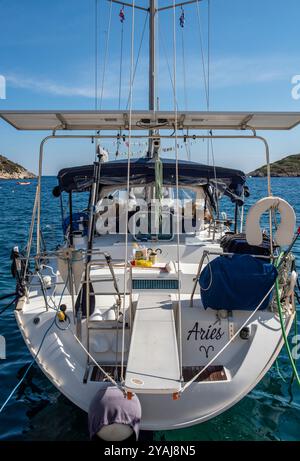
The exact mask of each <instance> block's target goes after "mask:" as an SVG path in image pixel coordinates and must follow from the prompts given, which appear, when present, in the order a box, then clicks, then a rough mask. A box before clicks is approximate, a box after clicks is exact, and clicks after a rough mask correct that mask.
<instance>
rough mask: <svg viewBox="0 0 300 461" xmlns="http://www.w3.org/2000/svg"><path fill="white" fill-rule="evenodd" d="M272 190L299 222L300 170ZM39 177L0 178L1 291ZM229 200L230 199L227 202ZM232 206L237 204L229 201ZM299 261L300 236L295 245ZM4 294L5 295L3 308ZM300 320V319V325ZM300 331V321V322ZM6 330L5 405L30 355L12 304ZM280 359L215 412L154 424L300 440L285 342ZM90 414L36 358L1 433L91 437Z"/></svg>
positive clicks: (47, 217)
mask: <svg viewBox="0 0 300 461" xmlns="http://www.w3.org/2000/svg"><path fill="white" fill-rule="evenodd" d="M55 184H56V179H55V178H52V177H47V178H44V188H43V209H44V213H43V230H44V235H45V239H46V241H48V242H50V247H51V246H53V247H55V245H56V244H57V243H59V242H60V241H61V238H62V232H61V226H60V209H59V201H58V200H57V199H55V198H53V197H52V194H51V192H52V188H53V186H54V185H55ZM272 184H273V192H274V194H278V195H280V196H281V197H283V198H285V199H286V200H288V201H289V202H290V203H291V204H292V205H293V206H294V208H295V210H296V213H297V216H298V217H299V219H298V225H299V224H300V198H299V193H300V178H299V179H298V178H274V179H273V181H272ZM249 185H250V190H251V197H250V198H249V199H248V203H249V204H251V203H252V202H253V201H256V200H257V199H258V198H260V197H262V196H264V195H266V180H265V179H259V178H258V179H250V180H249ZM34 193H35V181H33V182H32V184H31V185H29V186H18V185H16V182H15V181H0V197H1V204H0V213H1V219H0V263H1V266H0V293H1V294H2V293H7V292H12V291H14V288H15V282H14V280H13V279H12V277H11V275H10V259H9V257H10V251H11V248H12V247H13V246H14V245H15V244H18V245H19V246H20V247H22V246H24V245H25V243H26V239H27V236H28V228H29V223H30V217H31V209H32V205H33V200H34ZM225 203H226V202H224V205H225ZM226 206H227V208H228V211H230V210H231V214H232V212H233V210H232V208H231V206H229V205H228V201H227V205H226ZM294 252H295V254H296V256H297V259H298V266H299V268H300V241H299V242H298V243H297V245H296V247H295V251H294ZM4 305H5V301H2V302H0V309H1V307H2V306H4ZM299 327H300V325H299ZM299 331H300V329H299ZM0 334H1V335H4V336H5V338H6V345H7V359H6V360H2V361H0V405H1V404H2V402H3V401H4V400H5V399H6V397H7V396H8V394H9V393H10V391H11V390H12V388H13V387H14V386H15V385H16V383H17V382H18V379H19V378H20V376H22V370H24V367H26V365H27V364H28V363H29V362H30V361H31V356H30V354H29V352H28V350H27V348H26V346H25V344H24V342H23V340H22V338H21V334H20V333H19V330H18V328H17V326H16V323H15V320H14V316H13V313H12V312H11V310H9V311H6V312H5V313H4V314H3V315H2V316H1V317H0ZM279 366H280V371H281V374H282V375H283V377H284V378H285V380H286V382H284V381H283V380H282V379H281V378H280V376H279V374H278V372H277V370H276V368H275V367H273V368H272V369H271V370H270V371H269V373H268V374H267V375H266V376H265V377H264V378H263V380H262V381H261V382H260V383H259V384H258V385H257V386H256V388H255V389H254V390H253V391H252V392H251V393H250V394H249V395H248V396H247V397H245V398H244V399H243V400H242V401H241V402H239V403H238V404H237V405H236V406H235V407H233V408H232V409H230V410H228V411H227V412H225V413H223V414H222V415H220V416H218V417H216V418H215V419H213V420H211V421H209V422H206V423H203V424H201V425H198V426H194V427H192V428H187V429H184V430H177V431H169V432H156V433H155V434H154V437H155V439H156V440H178V441H179V440H191V441H192V440H300V389H299V388H297V384H296V383H294V384H293V385H290V383H289V378H290V376H291V370H290V366H289V362H288V359H287V355H286V352H285V350H283V351H282V352H281V354H280V358H279ZM87 439H88V434H87V416H86V414H85V413H84V412H82V411H81V410H79V409H78V408H76V407H75V406H74V405H73V404H72V403H70V402H69V401H68V400H67V399H66V398H65V397H64V396H62V395H61V394H60V393H59V392H58V391H57V390H56V389H55V388H54V387H53V386H52V384H50V382H49V381H48V380H47V378H46V377H45V376H44V375H43V374H42V372H41V371H39V369H38V368H37V366H34V367H33V368H32V369H31V372H30V373H29V375H28V376H27V378H26V380H25V382H24V384H23V385H22V386H21V387H20V388H19V389H18V391H17V393H16V394H15V396H14V397H13V399H12V400H11V401H10V402H9V404H8V405H7V407H6V408H5V410H4V412H3V413H1V414H0V440H87Z"/></svg>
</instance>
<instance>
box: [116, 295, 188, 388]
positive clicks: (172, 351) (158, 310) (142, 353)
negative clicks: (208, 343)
mask: <svg viewBox="0 0 300 461" xmlns="http://www.w3.org/2000/svg"><path fill="white" fill-rule="evenodd" d="M125 387H126V389H127V390H128V391H132V392H135V393H148V394H156V393H159V394H172V393H174V392H178V391H179V389H180V368H179V357H178V347H177V337H176V329H175V319H174V312H173V308H172V302H171V297H170V295H161V294H158V295H153V296H151V297H150V296H149V294H148V295H140V296H139V299H138V303H137V308H136V314H135V319H134V324H133V332H132V338H131V345H130V351H129V357H128V364H127V370H126V378H125Z"/></svg>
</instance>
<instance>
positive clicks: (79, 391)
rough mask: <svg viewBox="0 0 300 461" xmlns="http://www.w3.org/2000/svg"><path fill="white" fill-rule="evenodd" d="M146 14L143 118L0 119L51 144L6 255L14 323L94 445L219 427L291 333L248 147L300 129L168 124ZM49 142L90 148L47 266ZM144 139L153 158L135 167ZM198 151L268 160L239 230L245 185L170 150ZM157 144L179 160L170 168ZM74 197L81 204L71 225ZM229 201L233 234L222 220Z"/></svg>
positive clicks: (74, 173)
mask: <svg viewBox="0 0 300 461" xmlns="http://www.w3.org/2000/svg"><path fill="white" fill-rule="evenodd" d="M115 3H121V4H122V3H123V2H115ZM184 3H185V2H183V4H184ZM186 3H192V2H186ZM132 6H133V7H135V5H134V4H133V5H132ZM176 7H177V5H174V4H173V5H170V6H169V8H176ZM136 8H141V9H143V8H142V7H139V6H136ZM146 10H147V11H148V14H149V30H150V50H149V55H150V64H149V66H150V72H149V101H150V102H149V107H148V109H147V110H143V111H136V110H134V109H133V108H132V107H130V108H129V109H128V110H111V111H105V110H86V111H83V110H56V111H53V110H51V111H50V110H44V111H37V110H35V111H22V110H10V111H9V110H6V111H1V113H0V116H1V118H2V119H3V120H5V121H6V122H8V123H9V124H10V125H12V126H13V127H15V128H16V129H18V130H29V131H38V130H41V131H48V132H49V135H48V136H47V137H46V138H44V139H43V140H42V141H41V144H40V157H39V176H38V183H37V188H36V195H35V201H34V206H33V212H32V219H31V225H30V229H29V237H28V243H27V247H26V249H25V251H23V252H21V251H19V250H18V248H17V247H16V248H15V251H14V252H13V270H14V274H15V276H16V280H17V290H18V293H19V298H18V301H17V304H16V308H15V318H16V322H17V325H18V327H19V329H20V331H21V333H22V335H23V338H24V341H25V343H26V345H27V347H28V349H29V351H30V352H31V354H32V356H33V358H34V359H35V361H36V363H37V364H38V366H39V367H40V369H41V370H42V372H43V373H44V374H45V375H46V376H47V378H48V379H49V380H50V381H51V382H52V383H53V385H54V386H56V388H57V389H58V390H59V391H60V392H61V393H62V394H64V395H65V396H66V397H67V398H68V399H70V400H71V401H72V402H73V403H74V404H75V405H77V406H78V407H79V408H81V409H82V410H84V411H86V412H87V413H88V415H89V429H90V434H91V437H94V436H97V437H100V438H102V439H104V440H124V439H126V438H128V437H129V436H132V435H133V436H134V437H136V438H137V437H138V432H139V429H142V430H146V431H147V430H148V431H153V430H171V429H180V428H185V427H188V426H192V425H196V424H199V423H202V422H204V421H207V420H209V419H211V418H214V417H215V416H217V415H219V414H221V413H222V412H224V411H226V410H227V409H229V408H230V407H232V406H233V405H235V404H236V403H237V402H238V401H240V400H241V399H242V398H243V397H244V396H245V395H247V394H248V393H249V392H250V391H251V389H253V388H254V387H255V386H256V385H257V383H258V382H259V381H260V380H261V379H262V378H263V376H264V375H265V374H266V373H267V372H268V370H269V369H270V367H271V366H272V364H273V363H274V361H275V360H276V358H277V356H278V354H279V353H280V351H281V349H282V347H283V345H284V343H286V344H287V345H288V343H287V339H286V338H287V335H288V333H289V331H290V328H291V326H292V323H293V321H294V318H295V300H294V286H295V283H296V278H297V273H296V271H295V264H294V256H293V254H292V248H293V244H294V242H295V240H296V239H297V237H298V234H297V232H296V230H295V225H296V218H295V213H294V210H293V208H292V207H291V206H290V204H288V203H287V202H286V201H285V200H283V199H282V198H280V197H277V196H276V197H275V196H273V195H272V187H271V186H272V184H271V175H270V159H269V146H268V142H267V140H266V139H265V138H264V137H262V136H261V135H260V134H258V133H259V132H260V131H262V130H263V131H267V130H290V129H292V128H294V127H296V126H297V125H299V124H300V113H295V112H293V113H292V112H247V111H245V112H211V111H179V110H178V107H177V104H176V101H175V105H174V110H173V111H161V110H157V107H156V94H155V75H156V68H155V34H156V18H157V15H158V13H159V8H158V5H157V2H156V0H150V1H149V8H146ZM224 132H225V133H226V134H224ZM59 139H64V140H73V141H74V139H75V140H78V139H79V140H82V139H86V140H88V141H93V142H94V143H95V145H96V159H95V162H94V163H93V164H83V165H80V166H76V167H74V166H72V167H66V168H64V169H62V170H60V171H59V173H58V175H57V180H58V184H57V186H56V187H55V188H54V190H53V195H54V197H53V200H60V201H61V205H62V209H63V208H64V203H65V200H64V197H67V199H68V207H67V210H63V212H62V226H63V229H64V241H63V242H61V244H60V246H59V247H57V249H56V250H55V251H47V250H46V249H45V248H44V245H43V238H42V232H41V231H42V222H41V217H42V201H41V190H42V183H43V163H44V148H45V146H46V145H47V144H48V143H49V142H53V141H55V140H59ZM141 139H144V140H145V139H146V141H147V142H148V148H147V154H146V156H145V157H143V158H136V159H135V158H132V155H131V150H132V149H131V146H132V143H133V142H134V141H135V140H141ZM203 139H205V140H208V142H211V141H212V140H214V139H224V140H225V141H226V140H235V139H236V140H243V141H244V142H245V143H246V142H255V143H258V142H260V143H261V144H262V146H263V148H264V154H265V161H266V164H267V190H266V196H265V197H264V198H262V199H260V200H259V201H258V202H257V203H255V204H253V205H252V206H251V207H250V209H249V211H248V213H247V216H245V218H246V219H244V215H245V213H244V204H245V203H247V197H248V196H249V189H248V188H247V185H246V176H245V174H244V173H243V172H242V171H239V170H235V169H232V168H224V167H218V166H216V165H214V164H213V165H204V164H201V163H198V162H193V161H191V160H182V159H180V158H179V155H178V143H179V142H182V143H185V142H189V141H190V140H193V141H195V142H197V141H199V140H201V141H202V140H203ZM103 140H114V141H116V142H120V141H122V142H126V143H127V144H128V155H127V158H125V159H117V160H109V159H108V157H107V153H106V152H105V150H104V149H103V148H102V147H101V143H102V142H103ZM165 142H169V143H172V144H173V145H174V150H173V153H175V155H173V157H172V156H171V158H168V159H167V158H163V157H162V156H161V152H162V145H163V143H165ZM84 193H86V194H85V195H84ZM76 196H82V197H87V201H86V203H84V205H83V206H82V209H81V210H80V211H76V212H75V211H74V208H73V207H74V197H76ZM221 198H222V201H221V200H220V199H221ZM226 200H227V201H228V203H229V204H232V206H233V207H234V209H235V213H234V215H235V216H234V219H229V217H228V216H227V215H226V213H225V212H224V211H222V208H221V207H222V204H223V203H224V202H225V201H226ZM263 215H265V216H266V217H267V220H266V222H267V225H266V226H265V229H262V228H261V224H260V219H261V217H262V216H263ZM57 219H59V218H57Z"/></svg>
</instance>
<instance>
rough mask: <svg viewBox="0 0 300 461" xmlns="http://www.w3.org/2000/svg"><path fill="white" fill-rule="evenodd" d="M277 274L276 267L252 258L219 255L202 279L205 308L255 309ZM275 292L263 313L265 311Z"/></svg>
mask: <svg viewBox="0 0 300 461" xmlns="http://www.w3.org/2000/svg"><path fill="white" fill-rule="evenodd" d="M277 275H278V273H277V269H276V268H275V267H274V265H273V264H270V263H269V262H266V261H265V260H262V259H258V258H254V257H253V256H250V255H240V254H236V255H234V256H232V257H225V256H219V257H218V258H215V259H213V260H212V261H211V262H210V263H209V264H208V265H207V266H206V267H205V268H204V269H203V271H202V272H201V275H200V278H199V284H200V290H201V296H202V302H203V306H204V308H205V309H207V308H209V307H210V308H212V309H217V310H218V309H225V310H254V309H255V308H256V307H257V306H258V305H259V303H260V302H261V301H262V299H263V298H264V297H265V295H266V294H267V293H268V291H269V290H270V288H271V287H272V285H274V282H275V280H276V277H277ZM271 296H272V292H271V293H270V295H269V296H268V297H267V299H266V300H265V301H264V302H263V304H262V305H261V307H260V310H263V309H266V308H267V307H268V304H269V302H270V299H271Z"/></svg>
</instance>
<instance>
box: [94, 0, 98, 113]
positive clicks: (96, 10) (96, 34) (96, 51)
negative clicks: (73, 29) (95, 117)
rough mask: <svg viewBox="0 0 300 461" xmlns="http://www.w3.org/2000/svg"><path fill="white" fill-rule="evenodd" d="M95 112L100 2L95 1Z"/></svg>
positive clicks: (96, 104) (96, 106) (96, 107)
mask: <svg viewBox="0 0 300 461" xmlns="http://www.w3.org/2000/svg"><path fill="white" fill-rule="evenodd" d="M94 15H95V18H94V19H95V44H94V46H95V110H97V109H98V0H95V11H94Z"/></svg>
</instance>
